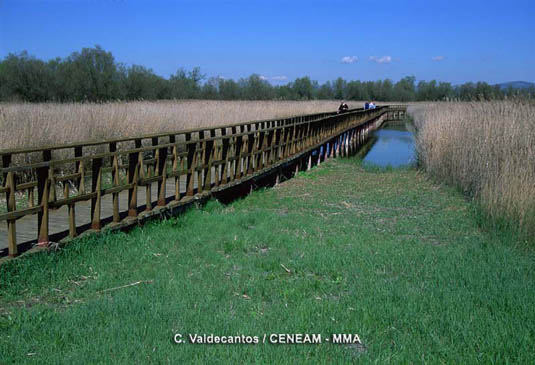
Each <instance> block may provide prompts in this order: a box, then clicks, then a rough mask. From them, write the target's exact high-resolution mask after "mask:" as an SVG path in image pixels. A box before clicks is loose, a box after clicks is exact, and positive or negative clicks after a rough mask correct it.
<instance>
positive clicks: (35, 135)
mask: <svg viewBox="0 0 535 365" xmlns="http://www.w3.org/2000/svg"><path fill="white" fill-rule="evenodd" d="M338 104H339V102H337V101H325V100H322V101H208V100H188V101H157V102H148V101H138V102H129V103H125V102H114V103H104V104H90V103H88V104H80V103H70V104H57V103H43V104H29V103H0V150H3V149H9V148H19V147H39V146H46V145H53V144H63V143H73V142H82V141H93V140H102V139H112V138H120V137H134V136H139V135H143V134H151V133H159V132H172V131H177V130H181V129H186V128H197V127H210V126H216V125H222V124H231V123H239V122H247V121H253V120H265V119H275V118H285V117H289V116H293V115H301V114H313V113H319V112H325V111H335V110H336V109H337V108H338ZM350 104H353V105H350V107H352V108H354V107H361V106H362V105H361V103H350Z"/></svg>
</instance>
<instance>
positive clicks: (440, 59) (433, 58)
mask: <svg viewBox="0 0 535 365" xmlns="http://www.w3.org/2000/svg"><path fill="white" fill-rule="evenodd" d="M445 59H446V57H444V56H435V57H431V61H433V62H440V61H444V60H445Z"/></svg>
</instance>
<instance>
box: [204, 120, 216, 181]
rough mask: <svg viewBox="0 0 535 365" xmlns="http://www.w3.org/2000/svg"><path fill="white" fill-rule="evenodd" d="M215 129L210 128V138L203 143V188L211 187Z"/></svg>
mask: <svg viewBox="0 0 535 365" xmlns="http://www.w3.org/2000/svg"><path fill="white" fill-rule="evenodd" d="M214 137H215V129H210V140H209V141H206V142H205V143H204V147H205V151H204V159H203V164H204V165H205V168H204V180H203V186H204V190H210V189H211V188H212V164H213V162H214V140H213V139H212V138H214Z"/></svg>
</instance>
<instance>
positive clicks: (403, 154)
mask: <svg viewBox="0 0 535 365" xmlns="http://www.w3.org/2000/svg"><path fill="white" fill-rule="evenodd" d="M408 129H411V128H410V126H408V125H407V124H405V123H399V122H395V123H387V124H385V125H384V126H383V127H382V128H381V129H379V130H378V131H375V132H374V133H373V136H372V138H371V140H370V143H371V146H369V148H368V153H367V154H366V156H365V157H364V162H365V163H366V162H367V163H372V164H374V165H379V166H389V165H390V166H392V167H396V166H402V165H409V164H414V163H415V162H416V153H415V149H414V133H413V132H412V131H410V130H408Z"/></svg>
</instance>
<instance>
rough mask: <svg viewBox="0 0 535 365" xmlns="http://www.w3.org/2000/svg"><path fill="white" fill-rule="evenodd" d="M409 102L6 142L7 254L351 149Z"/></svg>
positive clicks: (2, 233)
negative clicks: (41, 143)
mask: <svg viewBox="0 0 535 365" xmlns="http://www.w3.org/2000/svg"><path fill="white" fill-rule="evenodd" d="M405 110H406V107H405V106H382V107H378V108H377V109H374V110H361V109H355V110H350V111H348V112H346V113H341V114H338V113H332V112H328V113H319V114H310V115H304V116H297V117H291V118H285V119H276V120H267V121H254V122H248V123H240V124H233V125H225V126H218V127H210V128H201V129H192V130H183V131H176V132H170V133H162V134H154V135H145V136H139V137H129V138H122V139H114V140H105V141H94V142H85V143H75V144H68V145H57V146H47V147H43V148H30V149H13V150H3V151H0V156H1V162H2V165H1V168H0V177H1V182H2V184H1V186H0V194H2V195H4V194H5V195H4V196H5V202H6V203H7V204H6V205H7V212H6V213H0V256H5V255H7V254H9V256H11V257H15V256H17V255H18V254H20V253H21V252H24V251H26V250H28V249H30V248H31V246H32V244H33V243H34V242H40V243H42V244H43V245H47V244H49V243H50V242H54V241H57V240H60V239H62V238H63V237H67V236H68V237H71V238H73V237H75V236H76V235H77V234H80V233H82V232H84V231H87V230H90V229H92V230H100V229H102V228H106V226H108V227H110V228H115V229H116V228H122V227H127V226H131V225H133V224H137V222H143V221H144V220H145V219H146V218H147V217H150V216H153V215H155V214H158V215H160V214H175V213H177V209H179V210H181V209H183V208H184V207H185V206H187V205H189V204H191V202H193V201H195V200H196V199H198V198H205V197H209V196H211V195H212V194H216V196H218V197H220V198H224V199H227V197H226V196H227V195H229V193H230V194H231V195H232V194H235V193H236V192H238V191H241V189H242V188H245V189H246V190H247V189H248V188H249V186H250V185H251V184H257V183H258V182H260V181H262V179H264V177H267V176H269V177H273V176H274V175H276V177H279V176H280V174H281V173H282V171H283V170H284V169H289V170H290V171H296V170H300V169H302V168H310V167H311V166H312V165H314V164H316V163H318V162H319V161H323V160H325V159H326V158H330V157H337V156H339V155H342V156H344V155H347V154H352V153H354V152H356V149H357V148H358V147H359V146H361V145H362V144H363V143H364V141H365V140H366V139H367V138H368V135H369V133H370V132H371V131H373V130H374V129H377V128H380V126H381V124H382V122H383V121H384V120H387V119H396V118H399V117H400V116H402V115H404V113H405ZM32 156H33V157H32ZM30 157H32V158H30ZM292 169H293V170H292ZM292 173H293V172H292ZM177 181H178V183H177ZM235 186H239V188H238V189H239V190H234V187H235ZM158 190H160V192H159V191H158ZM223 191H224V193H223ZM25 194H27V196H28V197H29V201H28V202H26V201H25ZM149 196H150V198H149ZM143 211H145V212H147V213H145V214H144V212H143ZM110 223H111V224H110Z"/></svg>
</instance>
